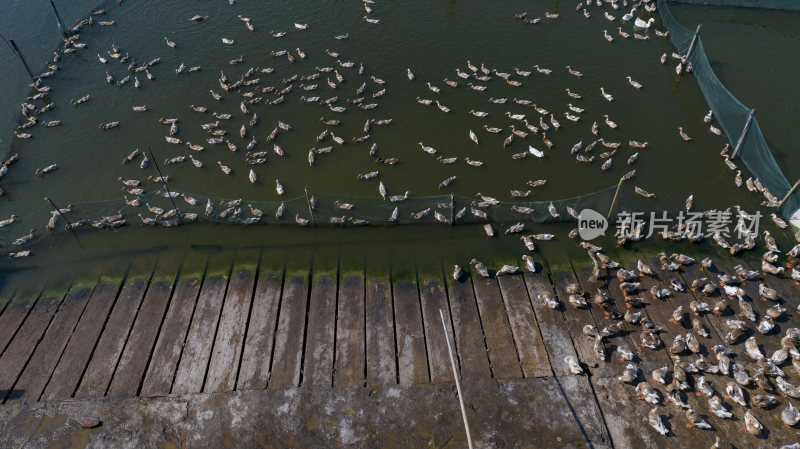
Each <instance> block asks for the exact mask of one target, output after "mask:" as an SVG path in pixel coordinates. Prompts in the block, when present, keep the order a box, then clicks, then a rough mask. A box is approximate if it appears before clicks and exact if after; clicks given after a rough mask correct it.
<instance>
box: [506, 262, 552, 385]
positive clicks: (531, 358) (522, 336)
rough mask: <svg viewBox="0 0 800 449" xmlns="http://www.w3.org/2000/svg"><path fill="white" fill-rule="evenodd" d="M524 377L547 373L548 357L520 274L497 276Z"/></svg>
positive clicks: (539, 375)
mask: <svg viewBox="0 0 800 449" xmlns="http://www.w3.org/2000/svg"><path fill="white" fill-rule="evenodd" d="M497 282H498V283H499V284H500V292H501V293H502V294H503V302H504V303H505V306H506V314H507V315H508V321H509V324H510V325H511V331H512V332H513V334H514V342H515V343H516V345H517V354H519V358H520V364H521V366H522V372H523V374H525V377H544V376H550V375H551V374H552V370H551V369H550V360H549V359H548V358H547V351H546V350H545V348H544V343H543V342H542V336H541V334H540V333H539V326H538V325H537V323H536V314H535V313H534V311H533V308H532V307H531V301H530V299H529V298H528V291H527V290H526V289H525V282H524V281H523V279H522V276H500V277H499V278H497Z"/></svg>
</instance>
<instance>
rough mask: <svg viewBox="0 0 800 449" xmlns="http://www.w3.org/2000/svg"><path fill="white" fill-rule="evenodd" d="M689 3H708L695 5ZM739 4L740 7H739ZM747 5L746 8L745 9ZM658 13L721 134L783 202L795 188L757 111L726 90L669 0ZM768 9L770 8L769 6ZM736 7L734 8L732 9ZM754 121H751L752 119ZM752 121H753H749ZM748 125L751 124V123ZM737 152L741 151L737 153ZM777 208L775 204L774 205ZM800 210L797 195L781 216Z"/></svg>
mask: <svg viewBox="0 0 800 449" xmlns="http://www.w3.org/2000/svg"><path fill="white" fill-rule="evenodd" d="M681 2H683V0H681ZM689 3H706V2H700V1H697V2H694V1H690V2H689ZM707 3H708V4H721V3H726V4H729V3H737V5H735V6H752V7H772V8H782V7H783V6H786V5H783V3H788V2H781V1H779V0H772V1H769V2H767V1H752V0H751V1H749V2H745V1H739V2H707ZM739 3H740V4H741V5H739ZM745 3H746V5H745ZM793 3H794V4H795V5H794V8H786V9H800V2H793ZM657 5H658V11H659V14H660V16H661V22H662V25H663V27H664V28H666V29H667V31H669V37H670V41H671V42H672V44H673V45H674V46H675V48H676V49H677V51H678V53H680V54H681V55H686V54H687V53H689V51H690V50H691V53H690V54H689V55H688V58H687V62H689V63H691V67H692V73H693V74H694V76H695V78H696V79H697V83H698V84H699V86H700V90H701V91H702V93H703V97H705V100H706V103H708V106H709V107H710V108H711V110H712V111H713V113H714V118H715V120H716V121H717V122H718V123H719V125H720V126H721V128H722V130H723V131H724V132H725V135H726V136H727V138H728V141H729V142H730V145H731V148H733V151H732V153H733V152H735V154H736V158H737V159H738V160H741V161H742V162H743V163H744V165H745V167H747V169H748V170H749V171H750V172H751V173H752V174H753V175H754V176H755V177H756V178H758V180H760V181H761V184H762V185H763V186H764V187H765V188H766V189H768V190H769V192H770V193H771V194H772V195H774V196H775V197H777V198H778V199H779V200H780V199H782V198H784V197H785V196H786V195H787V194H788V193H789V192H790V190H791V189H792V184H791V183H790V182H789V180H788V179H787V178H786V176H785V175H784V174H783V171H782V170H781V169H780V167H779V166H778V164H777V162H775V158H774V157H773V155H772V152H771V151H770V149H769V146H768V145H767V142H766V140H765V139H764V135H763V134H762V133H761V128H760V127H759V126H758V121H757V120H756V118H755V116H754V115H753V114H754V112H755V111H754V110H752V109H750V108H748V107H747V106H745V105H744V104H742V102H740V101H739V100H738V99H737V98H736V97H735V96H733V94H732V93H731V92H730V91H729V90H728V89H726V88H725V85H723V84H722V82H721V81H720V80H719V78H717V76H716V75H715V74H714V70H713V69H712V68H711V64H710V63H709V61H708V58H707V56H706V52H705V50H704V49H703V42H702V39H701V38H700V37H699V36H697V39H696V40H695V43H694V47H691V46H692V40H693V39H694V34H695V32H694V31H692V30H690V29H688V28H686V27H684V26H683V25H681V24H680V23H679V22H678V21H677V20H676V19H675V17H674V16H673V15H672V13H671V12H670V10H669V7H668V6H667V0H657ZM767 5H769V6H767ZM731 6H734V5H731ZM751 116H752V118H751V119H750V117H751ZM748 119H750V120H748ZM748 121H749V123H748ZM737 148H738V151H736V149H737ZM771 205H772V206H776V204H771ZM798 208H800V200H798V198H797V194H796V193H794V194H792V195H791V196H789V197H788V198H787V199H786V201H785V203H784V204H783V205H782V207H781V215H782V216H783V217H784V218H787V219H788V218H791V217H792V215H793V214H794V213H795V211H797V210H798Z"/></svg>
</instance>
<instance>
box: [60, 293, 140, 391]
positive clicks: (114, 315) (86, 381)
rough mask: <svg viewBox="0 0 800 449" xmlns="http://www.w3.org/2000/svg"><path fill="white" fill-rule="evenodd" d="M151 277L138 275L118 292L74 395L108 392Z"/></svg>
mask: <svg viewBox="0 0 800 449" xmlns="http://www.w3.org/2000/svg"><path fill="white" fill-rule="evenodd" d="M147 286H148V281H147V280H143V279H137V280H134V281H133V282H130V283H128V285H126V286H125V287H124V288H123V289H122V292H121V293H120V294H119V297H118V298H117V301H116V303H115V304H114V308H113V309H111V315H110V316H109V318H108V322H107V324H106V326H105V329H104V330H103V333H102V334H101V335H100V340H99V341H98V342H97V347H96V348H95V350H94V352H93V353H92V358H91V360H90V361H89V366H88V367H87V368H86V372H85V373H84V375H83V379H82V380H81V383H80V385H79V386H78V390H77V391H76V392H75V398H77V399H87V398H98V397H103V396H105V393H106V389H107V388H108V385H109V384H110V383H111V378H112V377H113V375H114V370H115V369H116V367H117V362H118V361H119V356H120V354H122V349H123V348H124V347H125V342H126V341H127V339H128V333H129V331H130V329H131V327H132V326H133V320H134V318H135V317H136V312H137V311H138V310H139V305H140V304H141V302H142V298H144V295H145V293H146V292H147Z"/></svg>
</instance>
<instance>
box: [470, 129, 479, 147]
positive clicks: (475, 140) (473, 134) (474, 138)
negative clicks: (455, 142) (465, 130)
mask: <svg viewBox="0 0 800 449" xmlns="http://www.w3.org/2000/svg"><path fill="white" fill-rule="evenodd" d="M469 138H470V140H472V141H473V142H475V144H476V145H478V144H479V142H478V136H476V135H475V133H474V132H472V130H469Z"/></svg>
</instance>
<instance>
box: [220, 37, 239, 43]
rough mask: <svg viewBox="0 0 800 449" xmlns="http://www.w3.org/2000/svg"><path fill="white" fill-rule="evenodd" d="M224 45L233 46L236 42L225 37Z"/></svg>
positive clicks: (223, 39)
mask: <svg viewBox="0 0 800 449" xmlns="http://www.w3.org/2000/svg"><path fill="white" fill-rule="evenodd" d="M222 43H223V44H225V45H233V44H235V43H236V42H234V40H233V39H228V38H227V37H223V38H222Z"/></svg>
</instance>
